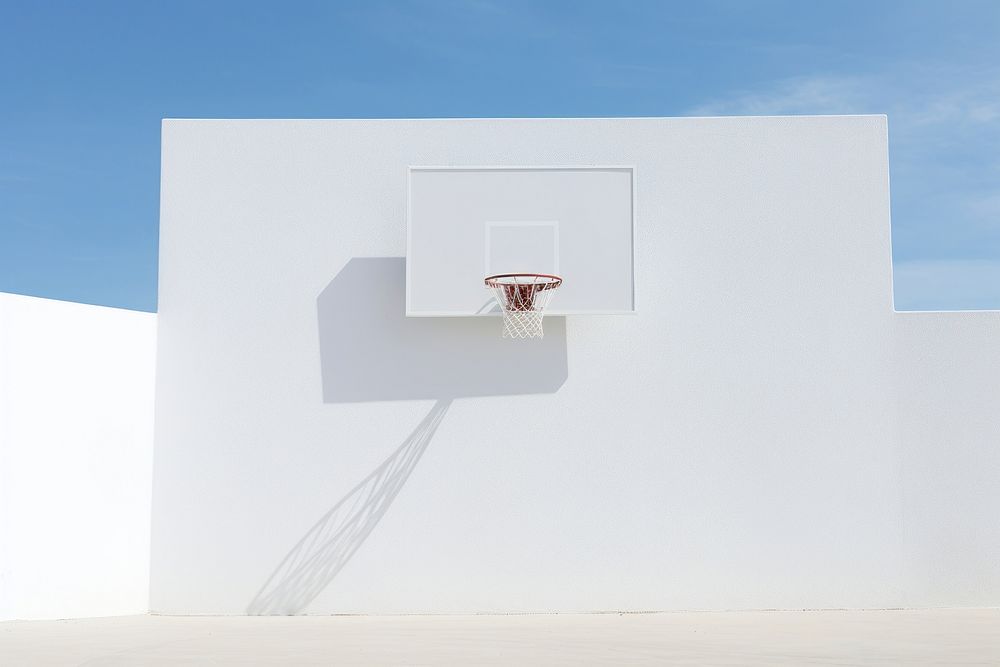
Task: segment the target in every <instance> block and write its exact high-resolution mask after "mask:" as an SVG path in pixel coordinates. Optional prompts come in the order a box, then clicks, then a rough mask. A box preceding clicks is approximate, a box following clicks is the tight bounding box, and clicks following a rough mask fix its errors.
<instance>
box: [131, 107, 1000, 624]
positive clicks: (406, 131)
mask: <svg viewBox="0 0 1000 667" xmlns="http://www.w3.org/2000/svg"><path fill="white" fill-rule="evenodd" d="M412 164H434V165H494V164H495V165H532V164H561V165H576V164H579V165H586V164H629V165H635V167H636V178H637V202H638V205H637V220H638V231H637V237H636V242H637V251H638V273H637V297H638V298H637V305H638V310H639V313H638V314H637V315H633V316H593V317H568V318H565V319H561V318H553V319H551V320H550V321H549V322H548V323H547V324H546V327H547V336H546V338H545V340H544V342H543V343H542V345H544V348H542V347H540V346H535V347H526V348H522V350H523V355H525V358H521V354H513V353H511V352H510V350H511V348H510V347H509V346H510V345H516V344H521V345H530V343H512V342H504V341H500V340H499V331H498V329H497V326H498V325H499V323H498V322H496V321H495V320H492V319H486V320H475V321H471V320H448V319H436V320H433V321H428V320H415V319H407V318H405V317H403V308H402V303H403V294H404V289H405V285H404V283H403V279H402V278H403V266H404V265H403V261H404V260H403V255H404V245H405V224H404V220H405V210H404V208H405V198H406V190H405V168H406V166H407V165H412ZM161 197H162V200H161V264H160V271H161V281H160V297H159V304H160V314H159V327H160V328H159V343H158V373H157V397H156V406H157V408H156V409H157V419H156V466H155V473H154V493H153V524H152V532H153V542H152V559H151V568H152V569H151V606H152V609H153V610H154V611H157V612H167V613H216V612H218V613H244V612H249V613H262V614H267V613H329V612H370V613H393V612H473V611H576V610H612V609H630V610H640V609H718V608H773V607H781V608H802V607H886V606H905V605H909V604H934V605H938V604H943V605H947V604H965V603H970V604H973V603H974V604H998V603H1000V577H998V576H997V565H996V562H995V559H993V558H992V554H995V553H996V547H997V546H998V543H1000V533H998V529H997V525H996V516H997V515H998V514H1000V488H998V482H997V477H996V475H995V474H991V472H990V471H995V470H996V469H997V467H996V464H997V458H996V457H997V454H996V452H995V450H996V443H997V442H998V440H1000V428H998V426H997V421H996V419H995V416H994V411H995V408H996V405H997V403H998V399H1000V390H998V387H997V382H996V378H997V376H998V371H1000V348H998V346H1000V315H998V314H997V313H966V314H942V315H926V316H925V315H903V314H896V313H894V312H893V309H892V299H891V270H890V242H889V193H888V171H887V156H886V122H885V119H884V118H883V117H874V116H871V117H796V118H717V119H693V118H691V119H613V120H607V119H605V120H601V119H578V120H409V121H394V120H385V121H323V120H310V121H224V120H217V121H200V120H168V121H164V125H163V161H162V195H161Z"/></svg>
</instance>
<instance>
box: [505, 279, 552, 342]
mask: <svg viewBox="0 0 1000 667" xmlns="http://www.w3.org/2000/svg"><path fill="white" fill-rule="evenodd" d="M561 284H562V278H559V277H557V276H548V275H541V274H533V273H518V274H508V275H499V276H490V277H489V278H487V279H486V286H487V287H489V288H490V289H492V290H493V294H494V296H496V299H497V303H499V304H500V307H501V308H502V309H503V337H504V338H542V337H543V336H544V335H545V331H544V330H543V329H542V318H543V317H544V316H545V309H546V308H547V307H548V305H549V301H551V300H552V295H553V294H554V293H555V291H556V288H557V287H559V285H561Z"/></svg>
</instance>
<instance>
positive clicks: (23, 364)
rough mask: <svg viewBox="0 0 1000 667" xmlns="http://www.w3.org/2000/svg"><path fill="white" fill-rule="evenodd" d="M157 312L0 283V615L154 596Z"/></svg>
mask: <svg viewBox="0 0 1000 667" xmlns="http://www.w3.org/2000/svg"><path fill="white" fill-rule="evenodd" d="M155 345H156V316H155V315H153V314H150V313H139V312H133V311H126V310H118V309H113V308H103V307H99V306H87V305H82V304H77V303H66V302H62V301H51V300H48V299H38V298H33V297H26V296H17V295H13V294H0V620H4V619H16V618H20V619H28V618H69V617H77V616H109V615H116V614H136V613H142V612H145V611H146V610H147V609H148V606H149V521H150V494H151V489H150V485H151V481H152V455H153V372H154V359H155Z"/></svg>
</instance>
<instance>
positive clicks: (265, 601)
mask: <svg viewBox="0 0 1000 667" xmlns="http://www.w3.org/2000/svg"><path fill="white" fill-rule="evenodd" d="M450 405H451V400H450V399H441V400H439V401H437V402H436V403H435V404H434V406H433V407H432V408H431V410H430V412H429V413H427V416H426V417H424V419H423V420H422V421H421V422H420V423H419V424H418V425H417V427H416V428H415V429H414V430H413V432H412V433H410V435H409V436H408V437H407V438H406V440H404V441H403V443H402V444H401V445H400V446H399V447H398V448H397V449H396V451H395V452H393V453H392V455H390V456H389V458H387V459H386V460H385V461H383V462H382V464H381V465H380V466H379V467H377V468H375V470H373V471H372V472H371V474H369V475H368V476H367V477H366V478H365V479H363V480H362V481H361V482H360V483H359V484H358V485H357V486H355V487H354V488H353V489H352V490H351V491H350V492H349V493H348V494H347V495H346V496H344V497H343V498H341V499H340V501H339V502H337V504H336V505H334V506H333V507H332V508H331V509H330V511H328V512H327V513H326V514H324V515H323V516H322V517H320V519H319V521H317V522H316V523H315V524H314V525H313V527H312V528H310V529H309V531H308V532H307V533H306V534H305V536H303V537H302V539H301V540H299V542H298V544H296V545H295V546H294V547H293V548H292V550H291V551H289V552H288V554H287V555H286V556H285V558H284V559H283V560H282V561H281V563H280V564H279V565H278V567H277V568H275V570H274V572H272V573H271V576H270V577H268V579H267V581H266V582H265V583H264V585H263V586H262V587H261V589H260V590H259V591H258V592H257V595H256V596H254V599H253V600H252V601H251V602H250V604H249V605H248V606H247V613H248V614H252V615H280V614H286V615H290V614H298V613H300V612H301V611H302V610H303V609H305V608H306V606H308V605H309V603H310V602H312V601H313V600H314V599H315V598H316V596H318V595H319V594H320V593H321V592H323V590H324V589H325V588H326V587H327V586H328V585H329V584H330V582H331V581H333V579H334V577H336V576H337V574H338V573H339V572H340V571H341V570H342V569H343V568H344V566H345V565H346V564H347V563H348V561H350V560H351V557H352V556H353V555H354V554H355V552H356V551H357V550H358V548H360V547H361V545H362V544H363V543H364V541H365V540H366V539H367V538H368V536H369V535H370V534H371V532H372V531H373V530H374V529H375V526H377V525H378V522H379V521H381V519H382V517H383V516H385V513H386V511H387V510H388V509H389V506H390V505H391V504H392V501H393V500H394V499H395V498H396V496H397V495H398V494H399V491H400V489H402V488H403V484H405V483H406V480H407V479H408V478H409V477H410V474H411V473H412V472H413V469H414V467H416V465H417V462H418V461H419V460H420V457H421V456H422V455H423V453H424V451H425V450H426V449H427V445H428V444H429V443H430V441H431V438H432V437H433V435H434V432H435V431H436V430H437V427H438V425H439V424H440V423H441V420H442V419H443V418H444V415H445V413H446V412H447V411H448V408H449V407H450Z"/></svg>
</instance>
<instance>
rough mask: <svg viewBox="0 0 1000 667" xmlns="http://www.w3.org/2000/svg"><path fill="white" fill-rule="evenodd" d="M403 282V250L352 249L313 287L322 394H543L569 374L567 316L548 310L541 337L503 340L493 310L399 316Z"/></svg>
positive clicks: (341, 397)
mask: <svg viewBox="0 0 1000 667" xmlns="http://www.w3.org/2000/svg"><path fill="white" fill-rule="evenodd" d="M405 285H406V260H405V259H404V258H403V257H355V258H353V259H351V260H350V261H349V262H348V263H347V264H346V265H345V266H344V268H343V269H342V270H341V271H340V273H338V274H337V275H336V277H335V278H334V279H333V280H332V281H331V282H330V284H329V285H328V286H327V287H326V288H325V289H324V290H323V291H322V292H321V293H320V295H319V297H318V298H317V311H318V324H319V343H320V364H321V370H322V378H323V400H324V401H325V402H327V403H349V402H358V401H392V400H414V399H442V398H450V399H454V398H463V397H470V396H501V395H511V394H544V393H553V392H555V391H556V390H558V389H559V387H561V386H562V385H563V384H564V383H565V382H566V378H567V355H566V318H564V317H548V318H545V337H544V338H541V339H532V340H510V339H502V338H501V337H500V331H501V322H500V318H498V317H406V316H405V314H404V313H405V301H406V290H405ZM442 288H443V289H447V286H446V285H444V286H442ZM483 294H484V297H483V298H484V300H485V299H488V298H489V293H488V291H487V290H486V289H485V287H484V289H483Z"/></svg>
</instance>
